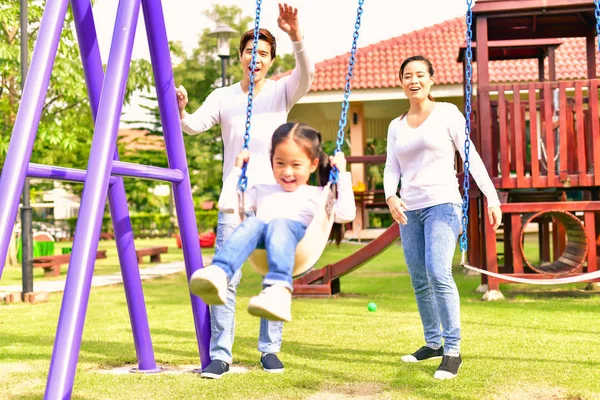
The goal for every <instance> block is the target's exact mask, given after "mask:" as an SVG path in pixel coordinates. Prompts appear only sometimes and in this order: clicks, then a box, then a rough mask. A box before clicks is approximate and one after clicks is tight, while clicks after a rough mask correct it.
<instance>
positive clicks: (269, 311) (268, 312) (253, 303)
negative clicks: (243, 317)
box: [248, 284, 292, 322]
mask: <svg viewBox="0 0 600 400" xmlns="http://www.w3.org/2000/svg"><path fill="white" fill-rule="evenodd" d="M248 312H249V313H250V314H252V315H254V316H256V317H261V318H265V319H268V320H271V321H285V322H290V321H291V320H292V292H290V290H289V289H288V288H287V287H285V286H284V285H283V284H275V285H273V286H269V287H267V288H265V289H264V290H263V291H262V292H260V294H259V295H258V296H254V297H253V298H251V299H250V302H249V303H248Z"/></svg>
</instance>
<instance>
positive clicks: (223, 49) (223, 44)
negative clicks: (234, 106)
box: [208, 23, 238, 87]
mask: <svg viewBox="0 0 600 400" xmlns="http://www.w3.org/2000/svg"><path fill="white" fill-rule="evenodd" d="M237 34H238V32H237V31H236V30H235V29H233V28H232V27H230V26H229V25H227V24H224V23H218V24H217V26H216V27H215V29H213V30H212V31H210V32H209V33H208V36H210V37H216V38H217V55H218V56H219V58H220V59H221V78H222V80H223V87H224V86H227V71H226V68H227V59H228V58H229V39H230V38H231V37H233V36H235V35H237Z"/></svg>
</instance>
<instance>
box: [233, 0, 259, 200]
mask: <svg viewBox="0 0 600 400" xmlns="http://www.w3.org/2000/svg"><path fill="white" fill-rule="evenodd" d="M261 7H262V0H256V16H255V18H254V39H253V41H252V61H251V62H250V84H249V85H248V106H247V107H246V132H245V133H244V147H243V149H244V150H247V149H248V148H249V144H250V125H251V122H250V120H251V118H252V101H253V100H254V77H255V72H254V70H255V69H256V51H257V47H258V38H259V37H260V11H261ZM247 169H248V163H247V162H244V165H243V166H242V174H241V175H240V179H239V180H238V191H239V192H242V193H243V192H244V191H245V190H246V188H247V187H248V177H247V176H246V170H247Z"/></svg>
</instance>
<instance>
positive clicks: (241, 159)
mask: <svg viewBox="0 0 600 400" xmlns="http://www.w3.org/2000/svg"><path fill="white" fill-rule="evenodd" d="M248 160H250V150H248V149H244V150H242V151H241V152H240V154H238V155H237V157H236V158H235V166H236V167H237V168H242V166H243V165H244V163H245V162H246V163H247V162H248Z"/></svg>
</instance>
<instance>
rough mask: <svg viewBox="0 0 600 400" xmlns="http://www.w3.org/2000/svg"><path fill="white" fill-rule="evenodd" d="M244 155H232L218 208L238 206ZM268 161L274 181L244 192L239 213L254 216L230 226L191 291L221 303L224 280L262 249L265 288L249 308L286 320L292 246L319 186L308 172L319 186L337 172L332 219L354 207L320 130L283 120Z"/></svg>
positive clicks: (342, 163) (339, 159)
mask: <svg viewBox="0 0 600 400" xmlns="http://www.w3.org/2000/svg"><path fill="white" fill-rule="evenodd" d="M249 155H250V153H249V152H248V151H247V150H244V151H242V152H241V153H240V154H239V155H238V156H237V158H236V162H235V168H234V170H233V171H232V172H231V174H230V175H229V176H228V177H227V180H226V181H225V184H224V186H223V192H224V193H223V195H222V196H221V199H222V200H224V201H222V203H221V204H219V208H220V209H221V211H223V212H229V213H231V212H235V210H237V203H238V196H237V193H236V188H237V183H238V179H239V177H240V174H241V167H242V165H243V163H244V162H247V161H248V160H249ZM271 164H272V166H273V176H274V177H275V181H276V182H277V184H259V185H256V186H253V187H251V188H249V189H248V190H247V191H246V192H245V200H244V203H245V205H244V208H245V210H244V211H246V212H248V211H255V213H256V216H255V217H252V216H251V217H247V218H246V219H245V220H244V221H243V222H242V223H241V224H240V225H239V226H238V227H237V228H236V229H235V231H234V232H233V233H232V235H231V236H230V237H229V239H228V240H227V241H226V242H225V243H224V245H223V247H222V249H221V250H220V251H219V252H218V253H217V254H216V255H215V257H214V258H213V263H212V265H209V266H208V267H206V268H203V269H199V270H198V271H196V272H195V273H194V274H193V275H192V278H191V280H190V290H191V292H192V293H194V294H195V295H196V296H199V297H201V298H202V300H203V301H204V302H205V303H206V304H225V301H226V292H227V282H228V281H229V280H230V279H231V278H232V277H233V275H234V274H235V272H236V271H237V270H238V269H239V268H241V265H242V263H243V262H244V261H245V260H246V259H247V258H248V257H249V256H250V254H252V252H253V251H254V250H255V249H257V248H264V249H265V250H266V251H267V257H268V262H269V272H268V273H267V275H266V276H265V278H264V280H263V285H264V287H265V289H264V290H263V291H262V292H261V293H260V294H259V295H258V296H255V297H253V298H252V299H251V300H250V303H249V304H248V311H249V312H250V314H252V315H255V316H258V317H263V318H266V319H270V320H275V321H291V319H292V315H291V306H292V271H293V269H294V259H295V252H296V246H297V244H298V243H299V242H300V240H302V238H303V237H304V234H305V232H306V228H307V227H308V225H309V224H310V222H311V221H312V219H313V216H314V215H315V212H316V208H317V205H318V203H319V201H318V200H319V197H320V196H319V195H320V193H321V191H322V190H323V188H322V187H316V186H309V185H308V180H309V178H310V175H311V174H312V173H313V172H315V171H317V179H318V183H319V185H325V184H326V183H327V181H328V179H329V171H330V170H331V167H332V166H336V167H337V168H338V170H339V171H340V176H339V181H338V198H337V200H336V202H335V205H334V213H335V222H337V223H346V222H349V221H352V220H354V217H355V214H356V206H355V204H354V194H353V192H352V178H351V176H350V173H349V172H346V159H345V158H344V154H343V153H341V152H340V153H337V154H336V155H335V157H328V156H327V155H326V154H325V153H324V152H323V150H322V149H321V134H320V133H319V132H317V131H316V130H314V129H313V128H311V127H309V126H307V125H305V124H296V123H287V124H283V125H281V126H280V127H279V128H277V130H276V131H275V133H274V134H273V138H272V140H271ZM225 192H226V193H225Z"/></svg>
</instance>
